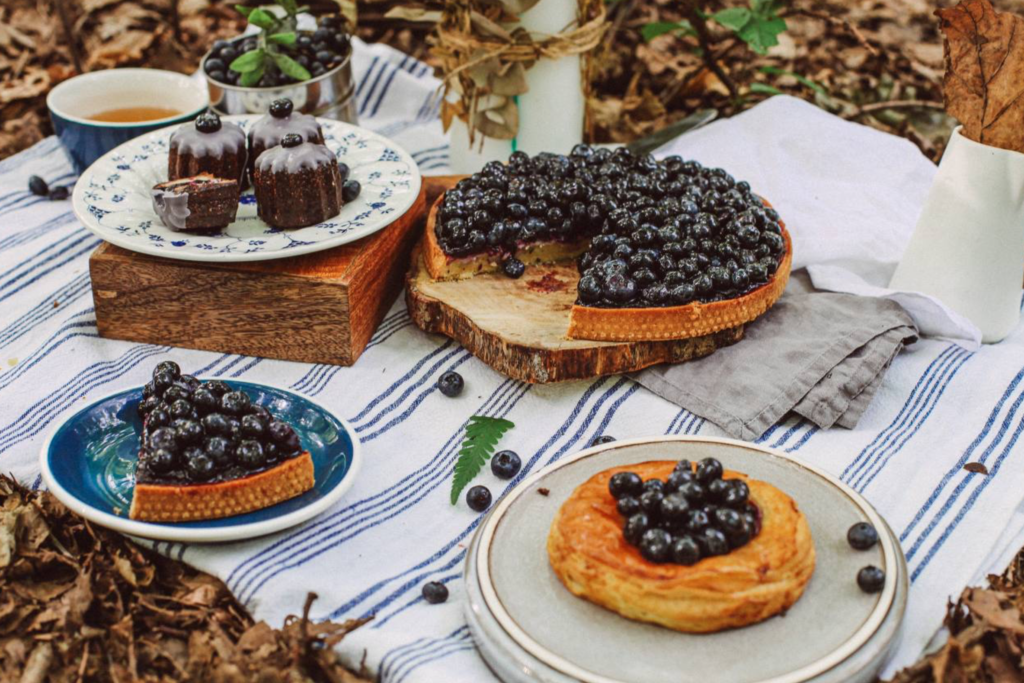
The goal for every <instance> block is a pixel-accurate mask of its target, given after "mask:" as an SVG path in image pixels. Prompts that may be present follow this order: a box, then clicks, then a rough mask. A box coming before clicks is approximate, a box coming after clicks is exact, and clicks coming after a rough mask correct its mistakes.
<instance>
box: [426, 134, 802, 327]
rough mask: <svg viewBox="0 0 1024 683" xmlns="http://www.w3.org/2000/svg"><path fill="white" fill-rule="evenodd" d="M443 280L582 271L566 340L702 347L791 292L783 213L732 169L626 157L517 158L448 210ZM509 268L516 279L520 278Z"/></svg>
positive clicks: (437, 214)
mask: <svg viewBox="0 0 1024 683" xmlns="http://www.w3.org/2000/svg"><path fill="white" fill-rule="evenodd" d="M422 251H423V259H424V263H425V266H426V268H427V271H428V272H429V274H430V276H431V277H432V278H433V279H435V280H451V279H462V278H469V277H473V276H475V275H478V274H482V273H492V272H503V273H504V274H505V275H506V276H508V277H513V278H518V277H520V276H522V275H523V272H524V270H527V269H528V268H529V267H530V266H531V265H535V264H538V263H558V262H564V261H567V260H570V259H575V262H576V265H577V268H578V270H579V274H580V279H579V281H578V285H577V299H576V302H575V305H574V306H573V307H572V310H571V312H570V319H569V330H568V336H569V337H570V338H573V339H593V340H605V341H654V340H667V339H685V338H691V337H699V336H704V335H708V334H712V333H714V332H718V331H720V330H724V329H729V328H733V327H737V326H739V325H742V324H744V323H746V322H750V321H751V320H753V319H755V318H757V317H758V316H760V315H761V314H763V313H764V312H765V311H766V310H767V309H768V308H769V307H771V306H772V304H774V303H775V301H777V300H778V298H779V297H780V296H781V295H782V291H783V290H784V289H785V287H786V283H787V282H788V279H789V271H790V267H791V264H792V243H791V241H790V237H789V234H788V232H787V231H786V229H785V226H784V224H783V223H782V221H781V219H780V218H779V215H778V213H777V212H776V211H775V210H774V209H773V208H772V207H771V206H770V205H769V204H768V203H767V202H766V201H765V200H764V199H762V198H761V197H759V196H758V195H756V194H755V193H753V192H752V191H751V189H750V185H749V184H748V183H746V182H743V181H739V182H737V181H736V180H735V179H734V178H733V177H732V176H730V175H729V174H728V173H727V172H726V171H724V170H722V169H720V168H705V167H703V166H701V165H700V164H699V163H697V162H695V161H684V160H683V159H682V158H680V157H669V158H668V159H664V160H660V161H659V160H655V159H654V158H653V157H652V156H650V155H645V156H637V155H634V154H632V153H631V152H629V151H628V150H626V149H625V148H622V149H619V150H616V151H614V152H612V151H609V150H607V149H593V148H591V147H589V146H587V145H579V146H577V147H576V148H575V149H574V150H573V152H572V154H570V155H556V154H540V155H537V156H535V157H530V156H528V155H526V154H524V153H522V152H515V153H513V154H512V156H511V157H510V158H509V162H508V163H507V164H502V163H500V162H490V163H488V164H487V165H486V166H484V168H483V170H481V171H480V172H479V173H476V174H474V175H472V176H470V177H468V178H465V179H463V180H461V181H459V183H458V184H457V185H456V186H455V187H454V188H452V189H451V190H449V191H447V192H446V193H445V194H444V195H442V196H441V197H440V198H438V200H437V202H436V203H435V205H434V206H433V207H432V209H431V212H430V216H429V218H428V224H427V234H426V238H425V242H424V248H423V250H422ZM510 264H511V266H512V267H510Z"/></svg>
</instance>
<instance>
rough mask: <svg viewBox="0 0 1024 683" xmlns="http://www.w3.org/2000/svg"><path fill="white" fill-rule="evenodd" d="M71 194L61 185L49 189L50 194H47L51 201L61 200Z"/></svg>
mask: <svg viewBox="0 0 1024 683" xmlns="http://www.w3.org/2000/svg"><path fill="white" fill-rule="evenodd" d="M69 196H71V191H70V190H68V188H67V187H65V186H63V185H59V186H57V187H54V188H51V189H50V194H49V195H48V196H47V199H49V200H50V201H51V202H61V201H64V200H65V199H67V198H68V197H69Z"/></svg>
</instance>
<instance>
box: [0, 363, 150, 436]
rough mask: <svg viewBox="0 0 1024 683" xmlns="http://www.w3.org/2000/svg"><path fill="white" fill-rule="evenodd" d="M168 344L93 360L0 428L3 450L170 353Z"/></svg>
mask: <svg viewBox="0 0 1024 683" xmlns="http://www.w3.org/2000/svg"><path fill="white" fill-rule="evenodd" d="M167 350H168V349H167V347H153V346H148V345H147V346H137V347H134V348H133V349H131V350H130V351H128V352H127V353H125V354H124V355H123V356H122V357H121V358H120V359H118V360H117V361H114V362H113V363H111V362H106V361H105V362H102V363H94V364H93V365H91V366H89V367H88V368H87V369H86V370H85V371H84V372H82V373H80V374H79V375H77V376H76V377H75V378H74V379H72V380H71V381H70V382H68V383H66V384H65V385H64V386H62V387H61V388H60V389H58V390H57V391H54V392H52V393H50V394H49V395H48V396H46V398H43V399H41V400H40V401H37V402H36V403H35V404H34V405H32V406H31V407H30V408H29V409H28V410H26V411H25V412H24V413H22V414H21V415H20V416H18V418H17V419H16V420H15V421H14V422H12V423H11V424H10V425H8V426H7V427H5V428H3V429H0V453H4V452H5V451H7V450H9V449H10V448H11V447H13V446H15V445H17V444H18V443H21V442H22V441H24V440H25V439H27V438H31V437H33V436H35V435H36V434H38V433H39V432H40V431H42V430H43V429H45V428H46V426H47V425H49V424H50V423H51V422H52V421H53V420H54V419H55V418H56V417H57V416H58V415H59V414H60V412H61V411H62V410H64V409H66V408H68V407H69V406H71V405H73V404H74V402H75V401H76V400H78V399H80V398H81V397H82V396H84V395H85V394H86V393H88V392H89V391H90V390H93V389H96V388H97V387H100V386H102V385H104V384H107V383H109V382H111V381H114V380H116V379H118V378H120V377H122V376H123V375H125V374H126V373H128V372H129V371H130V370H132V369H133V368H135V367H136V366H137V365H139V363H141V362H143V361H145V360H147V359H148V358H150V357H152V356H155V355H158V354H161V353H167Z"/></svg>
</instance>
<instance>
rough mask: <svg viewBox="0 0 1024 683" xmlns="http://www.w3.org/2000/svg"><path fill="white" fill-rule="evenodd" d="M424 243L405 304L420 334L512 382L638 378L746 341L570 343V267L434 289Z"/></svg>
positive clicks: (739, 331)
mask: <svg viewBox="0 0 1024 683" xmlns="http://www.w3.org/2000/svg"><path fill="white" fill-rule="evenodd" d="M421 247H422V243H421V244H420V245H419V246H417V248H416V251H415V252H414V253H413V257H412V267H411V268H410V270H409V274H408V276H407V278H406V290H405V300H406V304H407V305H408V307H409V314H410V315H411V316H412V319H413V321H414V322H415V323H416V325H417V326H419V327H420V329H422V330H425V331H427V332H437V333H440V334H443V335H445V336H447V337H451V338H452V339H454V340H456V341H457V342H459V343H460V344H462V345H463V346H464V347H466V348H467V349H469V351H470V352H471V353H472V354H473V355H475V356H476V357H477V358H479V359H480V360H482V361H484V362H485V363H487V364H488V365H490V366H491V367H492V368H494V369H495V370H497V371H498V372H500V373H501V374H503V375H506V376H508V377H511V378H513V379H518V380H522V381H524V382H530V383H531V384H543V383H547V382H564V381H567V380H575V379H589V378H593V377H601V376H603V375H614V374H618V373H623V372H633V371H635V370H641V369H643V368H646V367H650V366H652V365H658V364H660V363H680V362H683V361H689V360H693V359H695V358H702V357H704V356H707V355H710V354H711V353H714V352H715V351H716V350H717V349H719V348H722V347H723V346H729V345H730V344H734V343H736V342H738V341H739V340H740V339H742V338H743V330H744V326H743V325H740V326H738V327H734V328H730V329H727V330H722V331H721V332H716V333H715V334H711V335H707V336H704V337H695V338H693V339H680V340H673V341H643V342H600V341H589V340H585V339H568V338H567V336H566V335H567V332H568V329H569V311H570V310H571V309H572V304H573V302H574V301H575V300H576V281H577V279H578V278H579V273H578V272H577V271H576V267H575V265H573V264H566V265H556V266H540V265H534V266H530V267H529V268H528V269H527V271H526V274H525V275H523V277H522V278H520V279H518V280H513V279H511V278H508V277H506V276H505V275H502V274H500V273H490V274H483V275H477V276H476V277H474V278H472V279H469V280H455V281H449V282H434V281H433V280H431V278H430V274H429V273H428V272H427V269H426V266H425V265H424V262H423V257H422V251H421Z"/></svg>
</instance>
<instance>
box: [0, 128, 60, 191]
mask: <svg viewBox="0 0 1024 683" xmlns="http://www.w3.org/2000/svg"><path fill="white" fill-rule="evenodd" d="M55 151H56V152H60V141H59V140H58V139H57V137H56V136H54V135H51V136H49V137H47V138H44V139H43V140H40V141H39V142H37V143H36V144H34V145H32V146H31V147H29V148H28V149H26V150H24V151H22V152H19V153H17V154H15V155H12V156H11V157H9V158H7V159H4V160H3V161H0V174H3V175H6V174H8V173H11V172H17V173H21V172H23V171H24V168H25V162H27V161H32V160H33V159H39V158H42V157H44V156H46V155H48V154H50V153H51V152H55ZM64 161H65V163H67V160H66V159H65V160H64ZM25 182H26V183H27V182H28V180H27V179H26V180H25Z"/></svg>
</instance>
